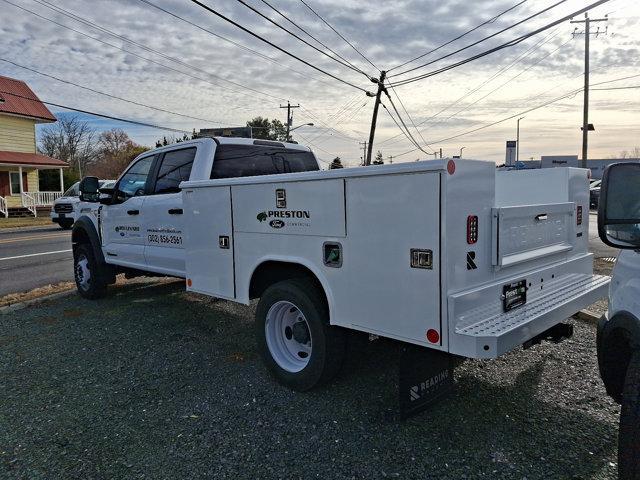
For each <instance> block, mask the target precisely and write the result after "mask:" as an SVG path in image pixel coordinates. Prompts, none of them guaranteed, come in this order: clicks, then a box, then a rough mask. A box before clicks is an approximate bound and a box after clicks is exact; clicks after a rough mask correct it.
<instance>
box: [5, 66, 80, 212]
mask: <svg viewBox="0 0 640 480" xmlns="http://www.w3.org/2000/svg"><path fill="white" fill-rule="evenodd" d="M55 121H56V117H54V116H53V114H52V113H51V112H50V111H49V109H48V108H47V107H46V106H45V105H44V103H42V102H41V101H40V99H39V98H38V97H37V96H36V94H35V93H33V91H32V90H31V89H30V88H29V87H28V86H27V84H26V83H24V82H23V81H21V80H16V79H14V78H9V77H3V76H1V75H0V216H9V215H10V214H11V215H20V214H29V215H37V211H38V209H39V208H43V207H50V206H51V205H52V204H53V201H54V200H55V199H56V198H58V197H60V196H61V195H62V192H63V190H64V186H63V181H62V173H63V169H64V168H68V167H69V165H68V164H67V163H66V162H63V161H62V160H58V159H56V158H51V157H48V156H46V155H40V154H38V153H37V148H36V125H37V124H39V123H52V122H55ZM51 169H54V170H58V171H59V173H60V190H59V191H55V192H41V191H40V188H39V183H40V180H39V172H40V171H42V170H51Z"/></svg>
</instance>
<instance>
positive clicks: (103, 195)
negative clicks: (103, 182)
mask: <svg viewBox="0 0 640 480" xmlns="http://www.w3.org/2000/svg"><path fill="white" fill-rule="evenodd" d="M114 193H115V188H113V187H106V188H101V189H100V198H99V199H98V202H100V204H101V205H111V203H112V202H113V194H114Z"/></svg>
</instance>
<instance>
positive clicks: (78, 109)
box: [0, 91, 191, 133]
mask: <svg viewBox="0 0 640 480" xmlns="http://www.w3.org/2000/svg"><path fill="white" fill-rule="evenodd" d="M0 93H2V94H3V95H10V96H12V97H16V98H21V99H23V100H28V101H30V102H39V103H44V104H45V105H49V106H52V107H58V108H64V109H65V110H71V111H73V112H78V113H84V114H87V115H93V116H94V117H100V118H107V119H109V120H116V121H118V122H124V123H131V124H133V125H141V126H143V127H150V128H157V129H159V130H167V131H170V132H177V133H191V132H190V131H188V130H180V129H178V128H171V127H163V126H160V125H155V124H153V123H146V122H140V121H138V120H129V119H127V118H121V117H116V116H113V115H107V114H104V113H96V112H92V111H90V110H83V109H80V108H75V107H69V106H68V105H61V104H59V103H53V102H48V101H45V100H36V99H34V98H30V97H25V96H22V95H18V94H16V93H11V92H4V91H0Z"/></svg>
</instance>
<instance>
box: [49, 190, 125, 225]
mask: <svg viewBox="0 0 640 480" xmlns="http://www.w3.org/2000/svg"><path fill="white" fill-rule="evenodd" d="M115 183H116V181H115V180H100V182H99V184H100V187H101V188H103V187H104V188H109V187H112V186H113V185H115ZM79 186H80V182H76V183H74V184H73V185H71V187H69V189H68V190H67V191H66V192H64V194H63V195H62V196H61V197H60V198H58V199H56V201H55V202H53V207H51V213H50V214H49V216H50V217H51V221H52V222H53V223H57V224H58V225H60V227H62V228H63V229H65V230H68V229H70V228H71V227H72V226H73V224H74V222H75V221H76V220H77V219H78V218H80V215H81V214H82V210H83V209H86V208H90V204H92V203H93V204H95V202H87V201H80V190H79Z"/></svg>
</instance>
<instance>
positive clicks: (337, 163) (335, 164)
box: [329, 157, 344, 170]
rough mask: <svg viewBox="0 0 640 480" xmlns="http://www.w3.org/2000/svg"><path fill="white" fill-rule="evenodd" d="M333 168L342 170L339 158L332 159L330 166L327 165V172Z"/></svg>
mask: <svg viewBox="0 0 640 480" xmlns="http://www.w3.org/2000/svg"><path fill="white" fill-rule="evenodd" d="M335 168H344V166H343V165H342V161H341V160H340V157H336V158H334V159H333V161H332V162H331V164H330V165H329V170H333V169H335Z"/></svg>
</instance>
